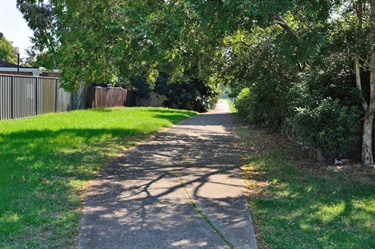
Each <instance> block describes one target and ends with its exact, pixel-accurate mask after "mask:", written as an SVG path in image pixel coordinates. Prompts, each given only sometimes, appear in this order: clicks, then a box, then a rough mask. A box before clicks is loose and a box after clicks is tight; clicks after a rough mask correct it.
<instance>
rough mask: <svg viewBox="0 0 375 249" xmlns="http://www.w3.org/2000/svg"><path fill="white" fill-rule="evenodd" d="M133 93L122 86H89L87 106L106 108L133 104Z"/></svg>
mask: <svg viewBox="0 0 375 249" xmlns="http://www.w3.org/2000/svg"><path fill="white" fill-rule="evenodd" d="M134 105H135V93H134V92H133V91H129V90H127V89H124V88H122V87H100V86H95V87H91V88H90V89H89V91H88V96H87V107H89V108H106V107H116V106H134Z"/></svg>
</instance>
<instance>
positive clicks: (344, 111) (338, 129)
mask: <svg viewBox="0 0 375 249" xmlns="http://www.w3.org/2000/svg"><path fill="white" fill-rule="evenodd" d="M360 114H361V112H360V110H359V108H358V107H356V106H351V107H348V106H343V105H341V104H340V101H339V100H338V99H336V100H332V99H330V98H326V99H322V100H320V101H316V102H315V103H314V102H313V103H312V104H311V105H309V106H308V107H306V108H297V109H296V117H295V127H296V130H297V133H298V134H299V135H300V136H301V137H302V138H303V141H305V142H306V143H307V144H308V145H310V146H312V147H314V148H319V149H321V150H322V151H323V152H333V151H338V152H345V151H347V150H348V149H349V148H350V146H351V145H352V144H353V142H354V141H355V137H356V135H357V134H358V125H359V118H360Z"/></svg>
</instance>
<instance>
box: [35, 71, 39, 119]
mask: <svg viewBox="0 0 375 249" xmlns="http://www.w3.org/2000/svg"><path fill="white" fill-rule="evenodd" d="M35 115H38V78H37V77H35Z"/></svg>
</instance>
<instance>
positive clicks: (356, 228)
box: [239, 127, 375, 249]
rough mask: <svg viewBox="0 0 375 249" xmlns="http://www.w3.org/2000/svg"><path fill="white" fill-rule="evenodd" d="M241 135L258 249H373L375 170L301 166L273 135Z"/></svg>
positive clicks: (258, 131)
mask: <svg viewBox="0 0 375 249" xmlns="http://www.w3.org/2000/svg"><path fill="white" fill-rule="evenodd" d="M246 129H248V130H249V131H248V133H247V135H246ZM239 132H240V133H241V135H240V136H239V137H240V138H241V140H243V139H245V140H247V141H241V144H242V145H249V146H250V147H247V148H249V150H248V151H249V153H248V154H247V157H244V158H243V160H242V168H243V170H244V174H245V178H246V182H247V193H248V202H249V205H250V209H251V213H252V216H253V222H254V225H255V230H256V236H257V239H258V242H259V245H260V248H288V249H289V248H296V249H297V248H298V249H299V248H348V249H349V248H375V226H374V224H375V194H374V189H375V184H374V181H373V177H374V174H375V172H369V175H368V176H367V178H366V179H363V176H362V177H359V178H356V177H354V174H353V175H352V174H351V173H352V172H351V171H342V172H339V171H338V172H336V171H332V170H329V169H328V168H329V166H327V167H323V166H321V165H318V164H316V163H315V164H314V163H310V164H311V165H309V166H303V167H302V166H299V165H297V164H295V163H294V161H293V156H291V155H290V153H291V152H290V151H288V150H285V149H284V147H285V146H284V145H285V144H283V141H281V140H280V141H279V138H278V137H277V135H275V134H272V133H267V132H264V131H262V130H256V129H253V128H250V127H246V128H245V127H242V128H241V129H239ZM299 163H301V162H299ZM314 167H316V168H314ZM318 167H321V168H318ZM325 168H327V170H325ZM353 170H354V169H353ZM353 170H352V171H353Z"/></svg>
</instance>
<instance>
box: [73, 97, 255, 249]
mask: <svg viewBox="0 0 375 249" xmlns="http://www.w3.org/2000/svg"><path fill="white" fill-rule="evenodd" d="M231 117H232V115H231V114H230V112H229V108H228V104H227V102H225V101H221V102H220V103H219V104H218V106H217V108H216V109H215V110H214V111H211V112H208V113H205V114H200V115H198V116H195V117H194V118H191V119H188V120H186V121H184V122H182V123H180V124H178V125H175V126H174V127H173V128H171V129H168V130H166V131H164V132H161V133H159V134H158V135H156V136H155V137H153V138H152V139H150V140H148V141H146V142H144V143H142V144H140V145H138V146H137V147H135V148H133V149H131V150H128V151H125V152H124V153H123V155H122V156H121V157H119V158H118V159H117V160H115V161H114V162H113V163H112V164H111V165H109V166H108V167H107V168H106V169H105V170H104V171H103V172H102V174H101V175H100V176H99V177H98V178H97V179H96V180H95V181H94V182H93V184H92V186H91V189H90V191H89V193H88V197H87V199H86V202H85V206H84V210H83V218H82V221H81V229H80V236H79V245H78V248H79V249H93V248H100V249H104V248H105V249H106V248H108V249H115V248H121V249H123V248H132V249H133V248H140V249H141V248H145V249H146V248H147V249H152V248H160V249H161V248H163V249H166V248H231V246H233V248H240V249H245V248H257V244H256V240H255V236H254V230H253V226H252V223H251V218H250V211H249V209H248V205H247V202H246V198H245V193H244V186H243V179H242V174H241V170H240V169H239V164H238V159H237V157H238V153H240V152H239V151H238V150H235V149H233V146H232V145H233V143H232V142H233V130H232V125H231ZM203 217H206V220H205V219H204V218H203ZM214 229H217V230H218V232H215V231H214Z"/></svg>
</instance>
